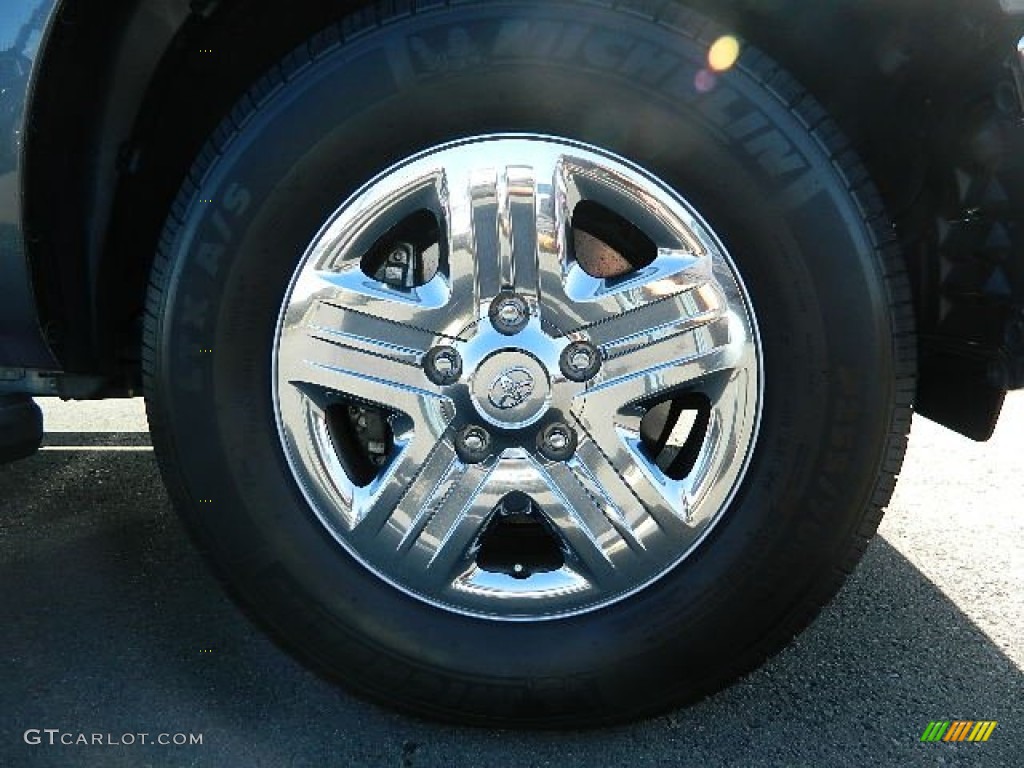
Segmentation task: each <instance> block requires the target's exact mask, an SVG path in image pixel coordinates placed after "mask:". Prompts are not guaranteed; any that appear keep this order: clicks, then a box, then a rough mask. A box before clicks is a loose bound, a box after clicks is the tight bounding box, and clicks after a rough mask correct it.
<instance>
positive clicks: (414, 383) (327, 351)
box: [278, 313, 447, 435]
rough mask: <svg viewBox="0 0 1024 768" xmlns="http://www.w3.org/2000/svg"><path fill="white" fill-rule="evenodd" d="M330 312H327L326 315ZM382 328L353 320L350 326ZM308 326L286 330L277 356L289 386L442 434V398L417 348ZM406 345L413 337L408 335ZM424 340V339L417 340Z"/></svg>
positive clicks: (375, 321) (336, 328) (372, 320)
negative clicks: (395, 413) (394, 414)
mask: <svg viewBox="0 0 1024 768" xmlns="http://www.w3.org/2000/svg"><path fill="white" fill-rule="evenodd" d="M329 314H330V313H329ZM364 320H365V321H366V322H367V323H368V324H369V325H377V326H379V325H381V323H379V321H377V320H375V319H372V318H370V319H366V318H363V317H359V316H356V318H355V322H356V323H357V324H358V323H361V322H363V321H364ZM345 327H347V326H342V329H339V328H338V327H337V326H335V327H333V328H329V327H321V326H319V325H310V326H306V327H296V328H291V329H288V330H287V331H285V332H284V334H283V336H284V337H285V338H286V339H287V341H288V343H287V344H286V345H285V346H284V348H283V349H282V354H281V355H280V356H279V358H278V366H279V371H280V375H281V376H282V377H283V378H284V379H285V380H286V381H287V382H288V383H289V384H291V385H292V386H296V387H299V388H300V389H304V390H305V392H306V394H309V395H312V394H313V393H314V392H318V393H322V394H325V395H330V396H332V397H337V396H341V397H345V398H351V399H354V400H358V401H361V402H364V403H370V404H375V405H380V406H384V407H385V408H388V409H397V410H399V411H402V412H403V413H406V414H407V415H409V416H410V417H411V418H412V419H413V421H414V423H415V424H416V426H417V427H422V426H428V427H429V431H430V432H431V433H432V434H434V435H440V434H441V433H442V432H443V431H444V427H445V426H446V421H445V419H444V417H443V415H442V411H444V410H445V409H444V408H443V404H444V403H445V401H446V400H447V398H445V397H444V395H442V394H441V392H440V390H439V388H437V387H436V386H434V385H433V384H432V383H431V382H430V381H429V380H428V379H427V378H426V376H425V375H424V373H423V369H422V368H421V367H420V365H419V364H418V359H419V357H420V355H421V354H422V353H421V350H419V349H415V348H412V347H408V346H399V345H398V344H394V343H390V342H385V341H381V340H379V339H378V340H375V339H372V338H369V337H367V336H363V335H361V334H359V333H356V332H354V331H350V330H344V329H343V328H345ZM408 337H409V338H408V339H407V341H412V342H414V343H415V340H416V335H415V333H413V332H412V331H409V332H408ZM420 340H421V341H422V340H425V337H423V338H421V339H420Z"/></svg>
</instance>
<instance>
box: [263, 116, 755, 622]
mask: <svg viewBox="0 0 1024 768" xmlns="http://www.w3.org/2000/svg"><path fill="white" fill-rule="evenodd" d="M583 201H591V202H593V203H595V204H598V205H600V206H601V209H606V210H609V211H613V212H614V213H615V214H617V215H618V216H620V217H621V218H622V219H623V220H625V221H628V222H630V223H631V224H632V225H633V226H635V227H636V228H637V229H638V230H639V231H641V232H642V233H643V234H644V235H646V236H647V237H648V238H649V239H650V241H651V242H652V243H653V245H654V247H655V249H656V250H655V251H653V252H652V259H651V260H650V261H649V263H642V264H639V265H636V266H631V268H630V269H629V270H628V271H626V272H624V273H622V274H615V275H614V276H610V277H609V276H606V277H599V276H595V273H598V272H599V270H595V269H593V268H592V265H591V268H589V269H584V266H585V265H583V264H582V263H581V260H580V259H579V258H577V255H578V252H579V248H580V245H579V244H580V242H581V241H579V240H574V235H573V226H574V218H573V217H574V212H575V211H577V210H578V209H577V205H578V204H580V203H581V202H583ZM418 211H427V212H429V213H431V214H432V215H433V217H434V218H435V220H436V221H437V223H438V226H439V231H440V243H439V246H438V248H437V249H436V252H435V254H434V255H433V257H432V258H433V260H434V261H435V262H436V266H435V271H433V272H432V273H431V274H430V276H429V279H425V280H424V281H423V282H422V283H414V284H408V285H396V284H393V283H392V282H388V281H387V280H382V279H380V276H379V275H374V274H368V272H367V269H366V258H367V253H368V252H369V251H371V250H372V249H373V248H374V247H376V246H375V244H376V243H379V242H381V239H382V238H385V239H386V237H387V233H388V232H389V231H391V230H392V228H394V227H395V226H396V224H397V223H398V222H400V221H402V220H403V219H405V218H406V217H408V216H410V215H411V214H415V213H416V212H418ZM599 251H600V249H599ZM502 297H511V298H512V299H513V303H515V304H516V306H515V307H509V306H507V305H506V304H503V303H502V302H503V300H504V299H503V298H502ZM520 310H523V311H522V312H521V315H517V312H520ZM502 318H506V319H507V320H508V324H507V325H503V323H505V320H503V319H502ZM516 323H520V325H519V327H515V328H513V326H515V324H516ZM510 328H511V329H512V330H510ZM573 344H575V345H576V346H574V347H573V348H572V349H570V350H569V351H568V352H566V348H567V347H569V346H570V345H573ZM438 349H440V350H441V352H440V353H438V352H436V350H438ZM432 350H433V351H434V352H432ZM449 350H454V352H449ZM579 350H582V351H583V354H581V355H579V356H577V357H574V358H573V364H574V365H577V366H578V367H580V369H581V370H582V369H583V368H585V365H584V364H585V363H587V362H588V357H587V352H586V351H587V350H593V351H595V352H596V353H597V355H598V356H599V360H596V361H591V362H593V363H594V366H596V367H597V370H596V372H591V373H588V374H587V375H586V376H585V380H583V381H575V380H573V378H579V377H573V378H570V376H569V375H567V373H566V370H569V369H566V364H565V362H564V358H565V357H566V356H569V357H572V355H573V354H574V353H575V352H576V351H579ZM431 356H432V357H431ZM428 358H431V359H432V360H437V359H440V360H441V363H440V364H439V366H440V367H439V368H438V367H437V366H435V367H433V368H431V366H433V365H434V364H433V363H430V364H427V359H428ZM453 360H454V361H455V363H457V364H458V365H457V366H456V367H457V368H459V369H460V370H458V371H456V372H454V373H453V372H452V366H453V365H454V363H453ZM425 366H426V367H425ZM428 368H429V369H430V370H431V371H432V373H431V375H428V372H427V370H428ZM438 370H440V371H441V374H438V373H437V371H438ZM574 370H576V369H575V368H573V369H571V370H570V373H572V371H574ZM445 377H454V380H453V381H449V380H448V379H447V378H445ZM762 379H763V376H762V372H761V363H760V345H759V340H758V335H757V327H756V322H755V318H754V316H753V311H752V308H751V305H750V303H749V301H748V299H747V296H746V293H745V291H744V289H743V286H742V283H741V280H740V278H739V275H738V273H737V271H736V269H735V267H734V266H733V264H732V261H731V259H730V258H729V256H728V254H727V253H726V251H725V249H724V247H723V246H722V244H721V242H720V241H719V240H718V238H717V237H716V236H715V235H714V233H713V232H712V231H711V229H710V228H709V227H708V225H707V224H706V223H704V222H703V220H702V219H701V218H700V216H699V215H698V214H697V212H696V211H695V210H694V209H693V208H692V207H691V206H690V205H689V204H687V202H686V201H685V200H683V199H682V198H681V197H680V196H679V195H678V194H677V193H675V192H673V191H672V190H671V189H669V188H668V187H667V185H665V184H664V183H662V182H660V181H659V180H658V179H656V178H655V177H653V176H651V175H650V174H649V173H647V172H645V171H643V170H642V169H640V168H638V167H637V166H635V165H632V164H631V163H629V162H628V161H626V160H624V159H622V158H619V157H616V156H614V155H612V154H609V153H607V152H604V151H602V150H600V149H597V148H595V147H591V146H585V145H582V144H579V143H575V142H570V141H566V140H562V139H556V138H551V137H543V136H519V135H516V136H507V135H494V136H484V137H479V138H474V139H470V140H465V141H460V142H457V143H452V144H448V145H444V146H440V147H437V148H434V149H432V150H430V151H427V152H424V153H422V154H420V155H417V156H416V157H413V158H411V159H409V160H408V161H406V162H403V163H401V164H399V165H397V166H395V167H393V168H391V169H389V170H388V171H386V172H385V173H383V174H382V175H380V176H379V177H378V178H376V179H375V180H373V181H372V182H370V183H369V184H368V185H367V186H365V187H364V188H363V189H362V190H361V191H360V192H358V193H357V194H356V195H354V196H353V197H352V198H350V199H349V200H348V201H346V202H345V203H344V204H343V205H342V206H341V207H340V208H339V209H338V210H337V211H336V213H335V214H334V215H333V217H332V218H331V220H330V221H329V222H328V223H327V225H326V226H325V227H324V228H323V230H322V231H321V232H320V233H319V235H318V236H317V237H316V239H315V241H314V242H313V243H312V244H311V245H310V247H309V249H308V251H307V252H306V254H305V255H304V256H303V257H302V260H301V263H300V264H299V267H298V269H297V271H296V273H295V276H294V279H293V281H292V284H291V286H290V287H289V289H288V292H287V295H286V298H285V302H284V306H283V308H282V311H281V316H280V319H279V323H278V328H277V333H276V337H275V342H274V404H275V409H276V416H277V422H278V430H279V434H280V438H281V441H282V445H283V448H284V452H285V455H286V457H287V460H288V464H289V466H290V467H291V470H292V472H293V474H294V477H295V479H296V481H297V482H298V485H299V487H300V488H301V490H302V492H303V494H304V496H305V498H306V499H307V501H308V502H309V504H310V506H311V508H312V510H313V511H314V512H315V514H316V515H317V517H318V518H319V520H320V521H321V522H322V524H323V525H324V526H325V527H326V528H327V529H328V530H329V531H330V533H331V534H332V535H333V536H334V538H335V539H336V540H337V541H338V543H339V544H340V545H341V546H342V547H344V548H345V550H347V551H348V552H349V553H350V554H351V555H352V556H353V557H355V558H356V559H358V560H359V561H360V562H362V563H363V564H364V565H365V566H366V567H367V568H369V569H370V570H371V571H373V572H374V573H375V574H377V575H378V576H379V577H380V578H382V579H384V580H386V581H387V582H389V583H391V584H392V585H394V586H395V587H397V588H399V589H401V590H404V591H405V592H407V593H408V594H410V595H413V596H415V597H417V598H419V599H421V600H424V601H426V602H428V603H430V604H432V605H434V606H437V607H440V608H443V609H446V610H450V611H455V612H459V613H464V614H469V615H476V616H483V617H489V618H494V619H505V620H539V619H547V618H554V617H559V616H566V615H572V614H577V613H581V612H584V611H588V610H594V609H597V608H599V607H603V606H606V605H609V604H611V603H613V602H615V601H618V600H621V599H623V598H625V597H627V596H629V595H630V594H633V593H635V592H636V591H637V590H640V589H642V588H644V587H645V586H648V585H650V584H651V583H653V582H654V581H656V580H657V579H658V578H659V577H660V576H662V575H663V574H665V573H666V572H667V571H668V570H670V569H671V568H673V567H674V566H675V565H677V564H678V563H679V562H681V561H682V560H683V559H684V558H686V557H687V556H688V555H689V554H690V553H691V552H692V551H693V550H694V549H695V547H697V545H698V544H699V543H700V542H701V540H702V539H703V538H704V537H705V536H707V534H708V532H709V531H710V530H711V529H712V527H713V526H714V525H715V524H716V523H717V522H718V521H719V520H720V519H721V517H722V515H723V513H724V512H725V510H726V509H727V507H728V505H729V502H730V501H731V499H732V497H733V495H734V493H735V491H736V488H737V487H738V485H739V483H740V481H741V480H742V477H743V474H744V472H745V469H746V465H747V462H748V460H749V457H750V454H751V451H752V447H753V445H754V442H755V439H756V434H757V427H758V422H759V414H760V407H761V401H762V393H761V387H762ZM684 393H685V394H686V395H687V396H688V397H698V398H700V402H702V403H706V404H707V406H706V413H704V415H703V416H702V417H701V418H703V420H704V421H703V422H702V423H703V427H702V429H701V431H700V432H699V434H697V438H698V439H697V440H696V441H695V440H693V439H692V438H691V439H689V443H688V444H687V445H686V446H685V450H686V451H688V453H689V454H691V458H690V459H689V460H688V468H687V470H686V472H685V476H674V475H672V473H671V472H670V471H669V470H666V469H665V467H664V462H661V461H660V460H659V459H658V457H657V456H655V455H654V453H653V449H652V448H651V446H650V444H649V442H645V439H644V438H642V437H641V433H642V431H643V430H642V421H643V419H644V417H645V414H647V413H648V412H649V411H650V410H651V409H652V408H653V407H654V406H655V405H656V404H658V403H660V402H665V401H667V400H668V399H671V398H677V397H680V396H681V394H684ZM673 402H676V400H673ZM339 407H340V408H344V409H348V410H349V411H350V412H351V413H361V411H360V409H361V408H364V407H365V408H368V409H371V410H374V411H378V412H380V413H383V414H385V419H386V422H387V424H388V428H389V435H388V440H387V443H388V444H387V445H386V446H385V448H386V450H385V451H383V452H382V453H381V455H380V456H379V457H376V459H377V464H375V465H374V471H373V472H372V476H356V475H358V474H359V473H357V472H355V471H354V469H353V467H354V466H355V463H354V462H355V459H352V458H351V457H349V458H347V456H348V454H347V453H346V451H349V452H351V451H352V446H351V445H350V444H348V443H346V442H345V440H342V439H340V438H339V436H338V433H337V432H336V431H332V426H331V425H332V423H333V422H332V418H333V417H330V414H332V413H334V412H335V410H332V409H337V408H339ZM360 418H361V417H360ZM565 428H568V431H567V432H566V431H565ZM684 431H685V430H684ZM563 432H566V433H565V434H562V433H563ZM481 436H483V438H486V439H481V440H477V439H475V438H479V437H481ZM563 438H564V439H563ZM686 438H687V435H686V434H684V435H682V437H681V438H679V441H681V442H683V443H686ZM481 445H482V447H481ZM477 449H479V450H477ZM556 449H557V450H556ZM553 457H554V458H553ZM526 502H528V503H526ZM506 520H511V521H514V522H516V524H519V523H523V522H524V521H525V524H528V525H532V526H533V528H531V529H530V530H531V531H532V532H533V533H532V534H531V535H533V534H537V532H538V531H542V532H543V536H546V537H547V539H546V540H545V541H547V542H548V543H547V544H544V545H543V546H542V547H541V549H543V550H544V552H545V553H548V554H546V555H545V556H544V557H540V556H539V555H537V556H536V557H534V560H531V557H532V555H531V554H530V553H531V551H532V550H530V547H529V546H527V545H526V544H524V545H523V547H522V549H523V555H522V557H519V556H518V555H517V554H516V549H515V547H514V546H511V545H507V546H506V545H505V544H504V541H505V540H504V539H503V540H502V542H503V547H504V549H502V552H503V553H504V552H505V550H506V549H507V550H508V553H505V554H503V555H502V556H501V557H492V556H491V555H489V554H488V553H489V551H490V550H489V547H490V545H489V544H488V541H489V539H488V537H489V536H497V535H498V534H497V533H494V532H495V531H497V530H499V527H500V526H502V525H505V522H503V521H506ZM508 524H509V525H512V524H511V523H508ZM504 530H505V529H503V528H502V529H501V531H502V534H501V535H503V536H504V535H506V534H505V533H504ZM518 530H519V529H515V528H514V527H513V529H512V534H516V531H518ZM523 530H526V528H523ZM512 534H510V535H509V539H508V541H510V542H515V541H516V540H517V539H516V536H515V535H512ZM537 535H540V534H537ZM531 541H532V539H531ZM548 544H552V545H553V547H554V548H550V547H549V548H547V549H545V547H548ZM509 553H510V554H509ZM551 553H557V554H556V555H554V556H548V555H550V554H551ZM485 555H486V557H485ZM518 560H522V562H518ZM542 561H543V562H542Z"/></svg>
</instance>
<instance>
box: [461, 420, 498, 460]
mask: <svg viewBox="0 0 1024 768" xmlns="http://www.w3.org/2000/svg"><path fill="white" fill-rule="evenodd" d="M455 450H456V452H457V453H458V454H459V458H461V459H462V460H463V461H464V462H466V463H467V464H479V463H480V462H481V461H483V460H484V459H486V458H487V457H488V456H489V455H490V453H491V436H490V435H489V434H488V432H487V430H486V429H484V428H483V427H477V426H469V427H466V428H465V429H463V430H462V431H461V432H459V434H458V435H457V436H456V437H455Z"/></svg>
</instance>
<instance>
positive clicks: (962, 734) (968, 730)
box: [921, 720, 999, 741]
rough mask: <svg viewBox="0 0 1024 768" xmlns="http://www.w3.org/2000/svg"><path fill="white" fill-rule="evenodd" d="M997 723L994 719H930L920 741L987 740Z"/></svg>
mask: <svg viewBox="0 0 1024 768" xmlns="http://www.w3.org/2000/svg"><path fill="white" fill-rule="evenodd" d="M998 724H999V723H998V721H996V720H953V721H949V720H932V722H930V723H928V727H927V728H925V729H924V733H922V734H921V741H988V737H989V736H991V735H992V731H994V730H995V729H996V726H997V725H998Z"/></svg>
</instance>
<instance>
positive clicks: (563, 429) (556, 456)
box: [537, 422, 577, 461]
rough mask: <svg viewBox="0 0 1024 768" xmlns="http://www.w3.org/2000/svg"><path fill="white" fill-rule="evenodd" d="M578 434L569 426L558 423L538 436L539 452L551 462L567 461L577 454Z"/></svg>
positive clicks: (548, 427)
mask: <svg viewBox="0 0 1024 768" xmlns="http://www.w3.org/2000/svg"><path fill="white" fill-rule="evenodd" d="M576 445H577V439H576V433H575V432H574V431H573V429H572V427H570V426H569V425H568V424H563V423H561V422H556V423H555V424H549V425H548V426H546V427H544V429H543V430H542V431H541V433H540V434H539V435H538V436H537V450H539V451H540V453H541V455H542V456H543V457H544V458H546V459H548V460H549V461H567V460H568V459H570V458H572V455H573V454H574V453H576Z"/></svg>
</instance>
